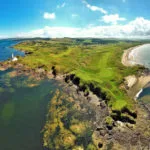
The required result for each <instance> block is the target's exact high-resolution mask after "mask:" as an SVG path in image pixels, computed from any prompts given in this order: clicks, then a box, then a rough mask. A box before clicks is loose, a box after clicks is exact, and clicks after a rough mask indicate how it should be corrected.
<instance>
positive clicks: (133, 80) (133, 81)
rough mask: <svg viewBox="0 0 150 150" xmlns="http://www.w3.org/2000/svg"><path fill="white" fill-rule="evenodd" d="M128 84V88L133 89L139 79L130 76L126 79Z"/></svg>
mask: <svg viewBox="0 0 150 150" xmlns="http://www.w3.org/2000/svg"><path fill="white" fill-rule="evenodd" d="M125 80H126V82H127V86H128V87H129V88H131V87H133V85H135V84H136V82H137V77H136V76H135V75H132V76H128V77H126V78H125Z"/></svg>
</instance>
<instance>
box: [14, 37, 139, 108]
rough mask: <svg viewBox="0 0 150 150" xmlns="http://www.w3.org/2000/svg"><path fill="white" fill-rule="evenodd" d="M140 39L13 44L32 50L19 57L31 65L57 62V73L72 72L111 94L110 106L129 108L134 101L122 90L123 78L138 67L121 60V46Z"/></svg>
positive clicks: (45, 66) (51, 64) (83, 81)
mask: <svg viewBox="0 0 150 150" xmlns="http://www.w3.org/2000/svg"><path fill="white" fill-rule="evenodd" d="M99 42H100V41H99ZM139 44H141V43H139V42H122V41H120V42H115V43H111V41H108V43H107V44H106V43H105V45H101V44H99V43H97V42H95V41H94V40H81V41H79V40H77V39H53V40H47V41H44V40H37V41H28V42H23V43H20V44H18V45H16V46H15V48H17V49H20V50H25V51H28V52H33V53H32V54H31V55H28V56H26V57H25V58H20V59H19V61H20V62H21V63H23V64H25V65H27V66H29V67H30V68H38V67H40V66H43V67H44V68H45V69H46V70H47V71H49V70H50V69H51V67H52V66H56V69H57V71H58V72H59V73H75V74H76V76H78V77H79V78H80V79H81V82H82V83H94V85H95V86H98V87H101V88H102V90H103V91H105V92H107V94H108V95H109V97H110V99H111V100H110V102H109V105H110V106H112V109H117V110H121V109H122V108H123V107H125V106H126V107H128V108H132V106H133V101H132V100H131V99H130V98H129V97H128V96H127V95H126V94H125V92H124V91H123V90H121V89H120V88H119V87H120V84H121V83H122V81H123V78H124V77H125V76H127V75H130V74H135V73H136V72H137V70H138V69H139V68H138V67H132V68H126V67H124V66H123V65H122V64H121V57H122V54H123V50H124V49H127V48H129V47H133V46H136V45H139Z"/></svg>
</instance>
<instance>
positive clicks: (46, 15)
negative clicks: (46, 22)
mask: <svg viewBox="0 0 150 150" xmlns="http://www.w3.org/2000/svg"><path fill="white" fill-rule="evenodd" d="M43 17H44V19H50V20H52V19H55V18H56V15H55V13H48V12H45V13H44V15H43Z"/></svg>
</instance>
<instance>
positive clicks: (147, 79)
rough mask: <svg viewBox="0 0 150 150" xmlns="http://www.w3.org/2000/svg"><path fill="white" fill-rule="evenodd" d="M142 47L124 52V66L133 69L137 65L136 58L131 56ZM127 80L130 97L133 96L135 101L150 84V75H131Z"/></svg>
mask: <svg viewBox="0 0 150 150" xmlns="http://www.w3.org/2000/svg"><path fill="white" fill-rule="evenodd" d="M140 46H142V45H140ZM140 46H136V47H132V48H129V49H128V50H125V51H124V54H123V56H122V60H121V61H122V64H123V65H124V66H127V67H131V66H134V65H137V64H136V63H135V62H134V58H133V57H130V56H129V55H130V53H131V52H133V50H135V49H136V48H138V47H140ZM132 55H133V54H132ZM125 80H126V85H127V86H128V88H129V90H128V91H127V92H128V94H129V96H131V97H132V98H134V99H137V93H139V91H141V89H143V88H144V87H145V86H146V85H147V84H148V83H150V73H148V74H142V75H141V76H140V77H139V76H138V77H137V76H135V75H131V76H128V77H126V78H125Z"/></svg>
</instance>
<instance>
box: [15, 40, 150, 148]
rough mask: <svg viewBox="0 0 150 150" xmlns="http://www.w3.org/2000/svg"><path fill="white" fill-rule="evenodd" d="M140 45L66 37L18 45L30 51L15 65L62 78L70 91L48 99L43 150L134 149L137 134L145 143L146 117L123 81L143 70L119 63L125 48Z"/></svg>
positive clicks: (137, 43) (139, 67)
mask: <svg viewBox="0 0 150 150" xmlns="http://www.w3.org/2000/svg"><path fill="white" fill-rule="evenodd" d="M141 44H143V43H142V42H133V41H132V42H131V41H119V40H117V41H115V40H101V39H69V38H64V39H46V40H42V39H40V40H29V41H25V42H21V43H19V44H17V45H15V46H14V48H15V49H18V50H23V51H25V53H26V56H25V57H24V58H22V57H19V59H18V61H17V62H14V64H13V65H14V66H15V65H16V66H19V67H22V68H23V70H26V71H27V72H28V71H29V70H30V71H31V72H32V73H33V74H36V73H37V72H40V73H41V72H42V73H43V71H44V75H49V74H53V75H54V77H55V76H56V77H60V76H61V75H63V76H64V77H63V79H64V80H65V82H66V83H68V84H67V85H66V84H65V85H66V87H65V89H66V91H67V90H68V89H69V93H68V94H67V95H66V94H65V93H67V92H64V93H63V92H62V93H61V91H57V92H56V94H55V96H54V97H53V98H52V99H51V100H50V103H49V106H48V114H47V121H46V124H45V126H44V129H43V141H44V146H45V147H47V148H49V149H58V150H59V149H64V150H65V149H66V150H68V149H74V150H83V149H86V150H98V149H101V148H103V149H111V148H113V147H114V148H115V149H124V148H126V146H128V145H129V146H131V145H132V146H133V147H134V148H137V147H139V145H138V143H139V142H141V141H140V140H139V137H138V136H137V134H136V133H137V132H138V131H139V132H140V134H141V137H142V138H143V139H144V140H147V133H146V134H145V131H146V130H147V128H148V126H147V124H148V123H147V122H145V121H146V119H145V118H144V120H142V119H143V118H142V117H140V116H144V115H143V113H141V114H142V115H139V114H138V117H137V111H136V110H137V109H136V106H137V105H136V102H135V101H134V100H133V99H132V98H131V97H129V96H128V94H127V91H126V90H127V89H126V86H125V83H124V82H125V77H127V76H129V75H138V72H140V73H141V71H143V69H144V68H143V67H142V66H132V67H131V66H130V67H127V66H124V65H123V64H122V63H121V58H122V55H123V53H124V50H126V49H129V48H131V47H135V46H138V45H141ZM71 85H76V86H75V87H76V88H74V86H71ZM67 88H68V89H67ZM80 92H81V93H80ZM70 93H71V95H70ZM79 93H80V94H79ZM91 93H93V95H92V94H91ZM94 94H95V95H97V97H96V96H95V95H94ZM81 95H82V96H81ZM91 95H92V96H91ZM94 96H95V97H94ZM75 97H76V98H75ZM96 99H98V100H97V101H96ZM91 101H92V102H93V103H92V102H91ZM91 112H92V113H91ZM139 112H140V111H139ZM139 112H138V113H139ZM141 120H142V121H141ZM118 121H121V122H118ZM123 122H125V123H124V124H123ZM142 122H145V123H144V124H143V123H142ZM135 124H136V125H135ZM134 125H135V126H134ZM131 129H132V130H131ZM141 129H142V130H141ZM110 132H111V133H110ZM112 135H113V136H112ZM131 135H133V137H136V138H135V141H131V139H132V136H131ZM148 135H149V134H148ZM130 141H131V142H130ZM147 143H148V140H147ZM147 143H146V144H147ZM135 145H136V147H135Z"/></svg>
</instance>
